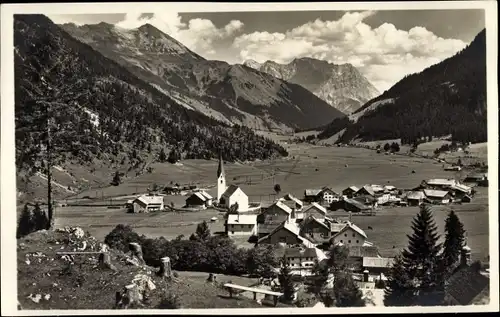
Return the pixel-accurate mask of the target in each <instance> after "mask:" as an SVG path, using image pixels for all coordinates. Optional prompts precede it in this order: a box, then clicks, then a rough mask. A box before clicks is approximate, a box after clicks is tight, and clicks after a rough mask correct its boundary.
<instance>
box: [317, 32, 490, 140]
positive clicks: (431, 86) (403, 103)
mask: <svg viewBox="0 0 500 317" xmlns="http://www.w3.org/2000/svg"><path fill="white" fill-rule="evenodd" d="M388 98H393V99H394V100H395V101H394V102H393V103H388V104H384V105H383V106H380V107H377V108H375V109H374V110H371V111H368V112H367V113H365V114H364V115H363V116H361V117H360V118H359V120H358V121H357V122H356V123H353V122H349V121H347V120H345V119H335V120H333V121H332V122H331V123H330V124H329V125H328V126H327V127H326V128H325V129H324V130H323V132H322V133H321V134H320V135H319V137H320V138H322V139H325V138H328V137H330V136H332V135H334V134H335V133H337V132H339V131H341V130H342V129H344V128H347V129H346V132H345V133H344V134H343V135H342V137H341V138H340V139H339V142H342V143H347V142H349V141H350V140H352V139H354V138H358V139H361V140H365V141H373V140H382V139H397V138H401V139H402V142H403V143H405V144H412V143H414V141H415V140H417V139H419V138H420V137H427V136H431V137H436V136H445V135H450V134H451V135H452V138H453V140H455V141H458V142H462V143H467V142H472V143H477V142H485V141H486V140H487V122H486V118H487V113H486V112H487V104H486V30H483V31H482V32H480V33H479V34H478V35H477V36H476V37H475V39H474V40H473V41H472V43H471V44H470V45H469V46H468V47H466V48H465V49H463V50H462V51H460V52H458V53H457V54H456V55H454V56H452V57H450V58H448V59H446V60H444V61H442V62H441V63H438V64H436V65H433V66H431V67H429V68H427V69H425V70H423V71H422V72H420V73H416V74H411V75H408V76H406V77H405V78H403V79H402V80H401V81H399V82H398V83H396V84H395V85H394V86H393V87H392V88H390V89H389V90H388V91H386V92H384V93H383V94H382V95H381V96H379V97H377V98H375V99H373V100H371V101H370V102H368V103H367V104H366V105H364V106H363V107H362V108H360V109H359V110H357V112H360V111H362V110H363V109H366V108H367V107H368V106H370V105H371V104H373V103H374V102H376V101H379V100H383V99H388Z"/></svg>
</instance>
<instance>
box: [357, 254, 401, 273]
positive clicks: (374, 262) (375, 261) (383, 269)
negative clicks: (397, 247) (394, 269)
mask: <svg viewBox="0 0 500 317" xmlns="http://www.w3.org/2000/svg"><path fill="white" fill-rule="evenodd" d="M393 263H394V259H393V258H381V257H368V256H366V257H363V270H367V271H368V272H369V273H372V274H374V275H380V274H385V273H387V272H388V271H389V270H390V268H391V266H392V264H393Z"/></svg>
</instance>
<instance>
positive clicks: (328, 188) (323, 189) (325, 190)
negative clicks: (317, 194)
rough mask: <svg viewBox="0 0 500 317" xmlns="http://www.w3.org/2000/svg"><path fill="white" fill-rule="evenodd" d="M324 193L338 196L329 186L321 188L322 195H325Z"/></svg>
mask: <svg viewBox="0 0 500 317" xmlns="http://www.w3.org/2000/svg"><path fill="white" fill-rule="evenodd" d="M323 192H331V193H333V194H335V195H338V194H337V193H336V192H335V191H334V190H333V189H331V188H330V187H328V186H325V187H323V188H321V193H323Z"/></svg>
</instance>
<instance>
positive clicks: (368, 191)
mask: <svg viewBox="0 0 500 317" xmlns="http://www.w3.org/2000/svg"><path fill="white" fill-rule="evenodd" d="M354 195H355V196H356V197H359V196H371V197H375V191H374V190H373V188H372V187H371V186H370V185H365V186H363V187H361V188H360V189H359V190H358V191H357V192H356V193H355V194H354Z"/></svg>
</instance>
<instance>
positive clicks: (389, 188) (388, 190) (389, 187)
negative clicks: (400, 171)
mask: <svg viewBox="0 0 500 317" xmlns="http://www.w3.org/2000/svg"><path fill="white" fill-rule="evenodd" d="M397 191H398V189H397V188H396V187H395V186H392V185H385V186H384V192H386V193H393V192H397Z"/></svg>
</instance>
